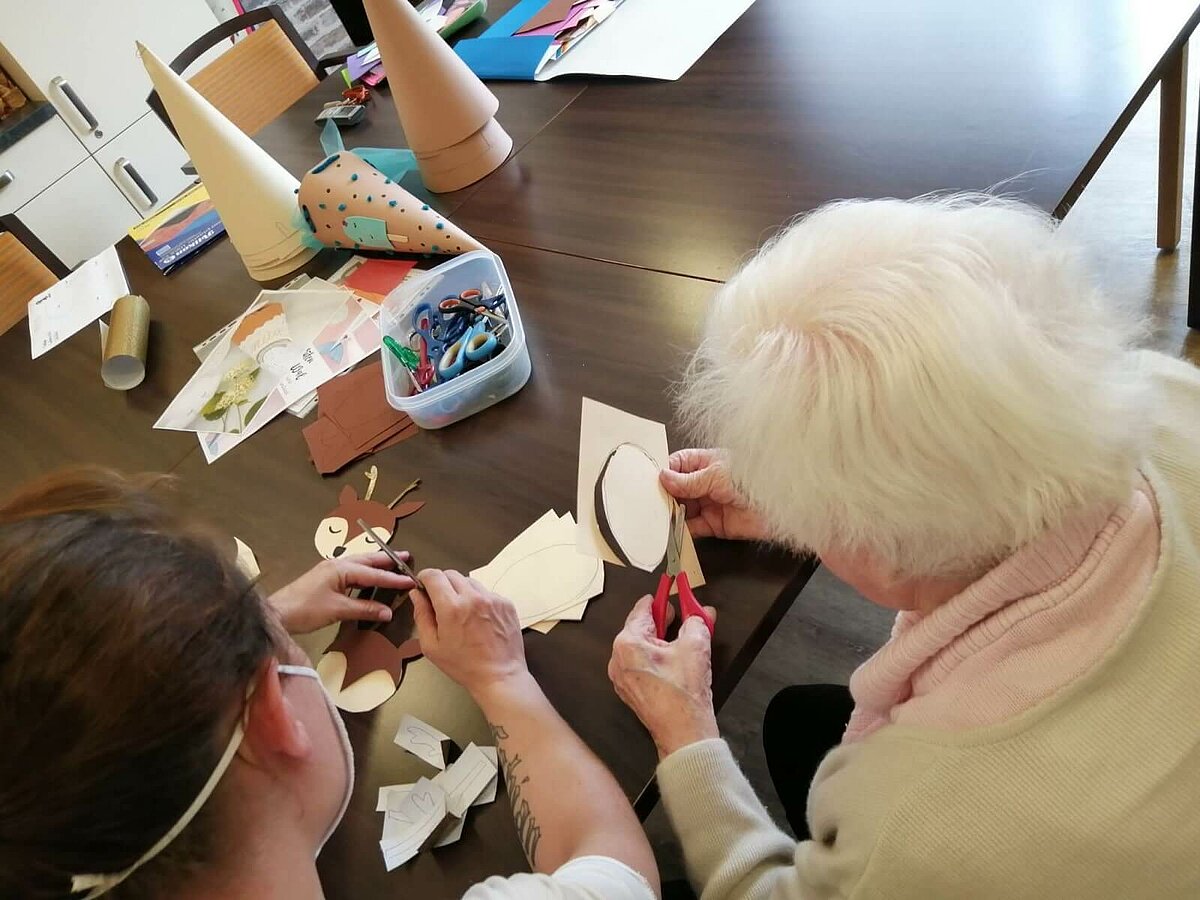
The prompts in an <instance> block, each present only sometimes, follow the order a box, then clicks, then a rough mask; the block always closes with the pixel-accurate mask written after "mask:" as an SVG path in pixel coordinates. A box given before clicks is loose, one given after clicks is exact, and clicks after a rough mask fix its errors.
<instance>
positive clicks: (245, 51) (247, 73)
mask: <svg viewBox="0 0 1200 900" xmlns="http://www.w3.org/2000/svg"><path fill="white" fill-rule="evenodd" d="M247 28H254V32H253V33H252V34H250V35H248V36H246V37H245V38H243V39H242V40H240V41H238V42H237V43H236V44H234V45H233V47H231V48H230V49H229V50H227V51H225V52H224V53H223V54H221V55H220V56H219V57H217V58H216V59H214V60H213V61H212V62H210V63H209V64H208V65H206V66H205V67H204V68H203V69H201V70H200V71H199V72H196V73H195V74H193V75H192V76H191V77H189V78H188V83H189V84H190V85H191V86H192V87H194V88H195V89H196V90H197V91H198V92H199V93H200V94H201V95H202V96H203V97H204V98H205V99H206V100H208V102H209V103H211V104H212V105H213V106H215V107H216V108H217V109H219V110H220V111H221V112H222V113H224V114H225V115H226V116H227V117H228V118H229V120H230V121H231V122H233V123H234V124H235V125H237V127H238V128H240V129H242V131H244V132H246V134H251V135H252V134H255V133H256V132H258V131H259V130H260V129H261V128H262V127H263V126H264V125H266V124H267V123H268V122H270V121H272V120H273V119H275V118H276V117H277V116H278V115H279V114H280V113H282V112H283V111H284V110H285V109H287V108H288V107H289V106H291V105H292V104H293V103H295V102H296V101H297V100H299V99H300V98H301V97H303V96H304V95H305V94H307V93H308V92H309V91H310V90H312V89H313V88H314V87H315V86H316V85H317V82H319V81H320V80H321V79H322V78H323V77H325V71H326V69H328V68H329V67H330V66H331V65H332V64H333V62H334V60H328V61H320V62H318V60H317V58H316V56H314V55H313V52H312V51H311V50H309V49H308V45H307V44H305V43H304V39H303V38H302V37H300V34H299V33H298V32H297V31H296V29H295V27H294V26H293V25H292V23H291V22H290V21H289V20H288V17H287V16H286V15H284V13H283V10H281V9H280V8H279V7H278V6H274V5H271V6H264V7H262V8H261V9H256V10H254V11H253V12H248V13H243V14H242V15H240V16H237V17H235V18H233V19H230V20H229V21H228V22H222V23H221V24H220V25H218V26H217V27H216V28H214V29H212V30H211V31H209V32H208V33H207V34H204V35H201V36H200V37H199V38H198V39H197V40H195V41H194V42H193V43H192V44H191V45H189V46H188V47H186V48H185V49H184V51H183V52H182V53H180V54H179V55H178V56H177V57H175V59H173V60H171V63H170V66H171V69H172V70H173V71H175V72H177V73H178V74H180V75H182V74H183V73H184V70H186V69H187V67H188V66H190V65H191V64H192V63H194V62H195V61H196V60H197V59H199V58H200V57H201V56H202V55H203V54H204V53H206V52H207V51H208V50H211V49H212V48H213V47H215V46H217V45H218V44H220V43H221V42H222V41H226V40H228V39H229V38H231V37H232V36H233V35H235V34H237V33H238V32H240V31H245V30H246V29H247ZM344 61H345V57H344V56H343V57H341V59H338V60H337V62H344ZM146 102H147V103H148V104H150V108H151V109H153V110H154V111H155V112H156V113H157V114H158V117H159V118H160V119H162V120H163V123H164V124H165V125H166V126H167V127H168V128H170V129H171V131H172V133H175V134H177V132H175V128H174V126H173V125H172V124H171V119H170V117H168V116H167V111H166V109H165V108H164V107H163V104H162V100H160V99H159V96H158V92H157V91H151V92H150V96H149V97H147V98H146Z"/></svg>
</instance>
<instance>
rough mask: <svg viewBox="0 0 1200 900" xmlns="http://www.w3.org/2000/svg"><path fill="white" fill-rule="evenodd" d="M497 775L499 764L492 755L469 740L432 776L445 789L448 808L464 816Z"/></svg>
mask: <svg viewBox="0 0 1200 900" xmlns="http://www.w3.org/2000/svg"><path fill="white" fill-rule="evenodd" d="M495 777H496V764H495V763H494V762H493V761H492V759H491V757H489V756H488V755H487V754H486V753H484V752H483V751H482V750H481V749H480V748H479V747H477V746H475V744H468V745H467V749H466V750H464V751H463V752H462V755H461V756H460V757H459V758H458V759H456V760H455V761H454V762H453V764H451V765H449V766H447V767H446V770H445V771H444V772H439V773H438V774H437V775H435V776H433V781H434V783H435V784H438V785H440V786H441V787H442V789H443V790H444V791H445V792H446V811H447V812H448V813H450V815H452V816H457V817H459V818H462V817H463V816H465V815H466V814H467V809H468V808H470V806H471V805H472V804H473V803H474V802H475V801H476V800H477V799H478V798H479V795H480V794H482V793H483V792H484V790H486V789H487V786H488V785H489V784H490V783H491V782H492V780H493V779H495Z"/></svg>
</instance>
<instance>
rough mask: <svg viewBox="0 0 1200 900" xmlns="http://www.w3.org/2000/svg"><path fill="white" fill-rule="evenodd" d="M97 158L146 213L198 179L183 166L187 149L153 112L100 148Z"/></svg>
mask: <svg viewBox="0 0 1200 900" xmlns="http://www.w3.org/2000/svg"><path fill="white" fill-rule="evenodd" d="M96 162H98V163H99V164H100V167H101V168H102V169H104V172H105V174H107V175H108V176H109V178H111V179H112V180H113V183H114V184H116V186H117V187H118V188H120V190H121V193H123V194H124V195H125V196H126V198H128V200H129V202H130V203H132V204H133V206H134V208H135V209H137V211H138V212H139V213H141V214H142V215H143V216H146V215H149V214H150V213H151V212H153V211H154V210H156V209H158V208H159V207H160V206H162V205H163V204H164V203H166V202H168V201H169V200H170V199H171V198H172V197H174V196H175V195H176V194H178V193H179V192H180V191H182V190H183V189H184V188H185V187H187V186H188V185H189V184H191V183H192V181H193V180H194V179H195V176H193V175H185V174H183V171H182V170H181V168H180V167H181V166H183V164H184V163H185V162H187V152H186V151H185V150H184V149H183V147H182V146H181V145H180V143H179V141H177V140H175V136H174V135H173V134H171V132H169V131H168V130H167V127H166V126H165V125H163V123H162V121H161V120H160V119H159V118H158V116H156V115H155V114H154V113H152V112H148V113H146V114H145V115H144V116H142V117H141V118H140V119H138V121H137V122H135V123H134V124H133V125H131V126H130V127H129V128H127V129H125V131H123V132H121V134H120V136H119V137H117V138H115V139H113V140H111V141H109V142H108V143H107V144H105V145H104V146H103V147H101V148H100V149H99V150H97V151H96ZM139 181H140V182H141V183H139Z"/></svg>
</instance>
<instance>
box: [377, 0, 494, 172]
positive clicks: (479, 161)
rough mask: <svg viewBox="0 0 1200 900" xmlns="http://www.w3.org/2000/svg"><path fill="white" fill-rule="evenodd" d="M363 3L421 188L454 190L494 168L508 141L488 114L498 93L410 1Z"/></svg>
mask: <svg viewBox="0 0 1200 900" xmlns="http://www.w3.org/2000/svg"><path fill="white" fill-rule="evenodd" d="M363 6H364V8H365V9H366V11H367V18H368V19H369V20H370V22H371V31H372V32H373V33H374V35H375V42H376V43H377V44H378V45H379V56H380V59H381V60H382V61H383V68H384V71H385V72H387V78H388V89H389V90H390V91H391V94H392V102H394V103H395V104H396V113H397V114H398V115H399V116H400V124H401V125H402V126H403V128H404V134H405V137H407V138H408V146H409V147H410V148H411V149H412V151H413V155H414V156H416V158H417V165H418V166H419V167H420V169H421V180H422V181H424V182H425V186H426V187H427V188H429V190H431V191H434V192H437V193H443V192H445V191H457V190H459V189H460V188H464V187H466V186H467V185H469V184H473V183H474V182H476V181H478V180H479V179H480V178H483V177H484V176H485V175H487V174H488V173H490V172H493V171H494V170H496V169H497V168H499V166H500V164H501V163H503V162H504V160H505V159H507V158H508V154H509V152H510V151H511V150H512V138H511V137H509V135H508V133H507V132H506V131H505V130H504V129H503V128H502V127H501V126H500V124H499V123H498V122H497V121H496V120H495V118H493V117H494V116H495V115H496V110H497V109H499V108H500V101H499V100H497V99H496V97H495V95H494V94H493V93H492V92H491V91H489V90H488V89H487V88H486V87H485V86H484V84H483V82H482V81H480V80H479V77H478V76H477V75H476V74H475V73H474V72H472V71H471V70H470V69H469V68H468V67H467V64H466V63H464V62H463V61H462V60H461V59H459V58H458V56H457V54H455V52H454V51H453V50H451V49H450V47H449V45H447V44H446V42H445V40H443V39H442V37H441V36H440V35H439V34H438V33H437V32H436V31H434V30H433V29H432V28H431V27H429V25H427V24H426V23H425V22H424V21H422V19H421V17H420V15H418V13H417V11H416V10H415V9H413V8H412V6H410V5H409V3H408V0H363Z"/></svg>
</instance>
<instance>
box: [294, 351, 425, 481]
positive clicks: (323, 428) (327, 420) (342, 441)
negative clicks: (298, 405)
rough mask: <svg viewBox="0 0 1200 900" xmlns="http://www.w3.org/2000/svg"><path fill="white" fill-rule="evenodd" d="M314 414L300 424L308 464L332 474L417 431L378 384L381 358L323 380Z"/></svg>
mask: <svg viewBox="0 0 1200 900" xmlns="http://www.w3.org/2000/svg"><path fill="white" fill-rule="evenodd" d="M317 397H318V403H317V413H318V418H317V420H316V421H315V422H313V423H312V424H310V425H307V426H305V427H304V429H303V434H304V440H305V442H306V443H307V444H308V453H309V456H310V457H311V458H312V461H313V465H314V466H316V469H317V471H318V472H320V473H321V474H322V475H331V474H333V473H334V472H337V471H338V470H340V469H343V468H345V467H346V466H348V465H349V464H350V463H352V462H354V461H355V460H357V459H361V458H362V457H364V456H369V455H370V454H372V453H375V452H377V451H379V450H382V449H384V448H385V447H390V446H392V445H393V444H396V443H398V442H399V441H401V440H405V439H407V438H410V437H413V436H415V435H416V433H417V431H418V430H419V428H418V427H417V425H416V423H415V422H413V420H412V419H411V418H410V417H409V416H408V414H407V413H402V412H400V411H398V410H396V409H394V408H393V407H392V405H391V404H390V403H388V400H387V394H386V392H385V390H384V386H383V363H382V362H373V363H370V364H368V365H365V366H362V367H361V368H358V369H355V370H354V371H353V372H349V373H347V374H345V375H343V376H342V377H340V378H335V379H333V380H331V381H329V382H327V383H325V384H323V385H322V386H321V387H320V388H319V389H318V391H317Z"/></svg>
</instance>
